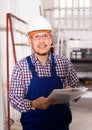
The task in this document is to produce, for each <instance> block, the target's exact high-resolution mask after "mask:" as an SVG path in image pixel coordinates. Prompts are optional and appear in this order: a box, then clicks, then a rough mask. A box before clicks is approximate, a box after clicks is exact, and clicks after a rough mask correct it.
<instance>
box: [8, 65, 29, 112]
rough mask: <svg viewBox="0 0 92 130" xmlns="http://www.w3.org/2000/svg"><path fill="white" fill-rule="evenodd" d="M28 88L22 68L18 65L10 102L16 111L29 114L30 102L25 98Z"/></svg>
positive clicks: (12, 84) (14, 75)
mask: <svg viewBox="0 0 92 130" xmlns="http://www.w3.org/2000/svg"><path fill="white" fill-rule="evenodd" d="M25 95H26V86H25V79H24V75H23V72H22V68H21V67H20V66H19V65H18V64H16V65H15V66H14V69H13V73H12V76H11V81H10V89H9V102H10V103H11V105H12V106H13V108H15V109H16V110H18V111H20V112H27V111H29V110H30V109H31V107H30V100H28V99H26V98H25Z"/></svg>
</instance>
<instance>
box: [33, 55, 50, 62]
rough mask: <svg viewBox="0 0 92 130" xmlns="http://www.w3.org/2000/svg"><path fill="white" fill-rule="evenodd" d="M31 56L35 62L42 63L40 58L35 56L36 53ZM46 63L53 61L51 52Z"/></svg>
mask: <svg viewBox="0 0 92 130" xmlns="http://www.w3.org/2000/svg"><path fill="white" fill-rule="evenodd" d="M31 58H32V63H33V64H35V63H40V61H39V60H38V58H37V57H36V56H35V54H34V53H33V54H32V55H31ZM46 63H51V53H49V59H48V60H47V61H46Z"/></svg>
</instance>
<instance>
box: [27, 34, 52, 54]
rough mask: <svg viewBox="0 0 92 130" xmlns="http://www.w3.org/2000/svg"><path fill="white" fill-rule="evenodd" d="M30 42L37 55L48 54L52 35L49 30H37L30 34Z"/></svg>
mask: <svg viewBox="0 0 92 130" xmlns="http://www.w3.org/2000/svg"><path fill="white" fill-rule="evenodd" d="M29 43H30V45H31V46H32V49H33V51H34V53H35V54H36V55H40V56H43V55H47V54H48V53H49V51H50V49H51V44H52V35H51V33H47V32H39V33H38V32H37V33H35V34H34V35H32V36H29Z"/></svg>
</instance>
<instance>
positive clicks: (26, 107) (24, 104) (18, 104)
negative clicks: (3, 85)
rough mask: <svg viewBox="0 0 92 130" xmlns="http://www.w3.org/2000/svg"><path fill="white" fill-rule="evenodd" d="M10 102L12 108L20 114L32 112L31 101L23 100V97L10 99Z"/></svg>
mask: <svg viewBox="0 0 92 130" xmlns="http://www.w3.org/2000/svg"><path fill="white" fill-rule="evenodd" d="M9 102H10V104H11V106H12V107H13V108H14V109H16V110H18V111H19V112H21V113H22V112H28V111H30V110H31V106H30V100H27V99H23V98H21V97H17V96H16V97H12V98H11V97H10V98H9Z"/></svg>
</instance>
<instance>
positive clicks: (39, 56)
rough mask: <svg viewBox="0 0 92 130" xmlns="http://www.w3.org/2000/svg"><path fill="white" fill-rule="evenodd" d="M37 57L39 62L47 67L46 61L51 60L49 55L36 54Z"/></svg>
mask: <svg viewBox="0 0 92 130" xmlns="http://www.w3.org/2000/svg"><path fill="white" fill-rule="evenodd" d="M35 55H36V57H37V58H38V60H39V61H40V62H41V64H42V65H45V63H46V60H47V59H48V58H49V55H48V54H46V55H38V54H35Z"/></svg>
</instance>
